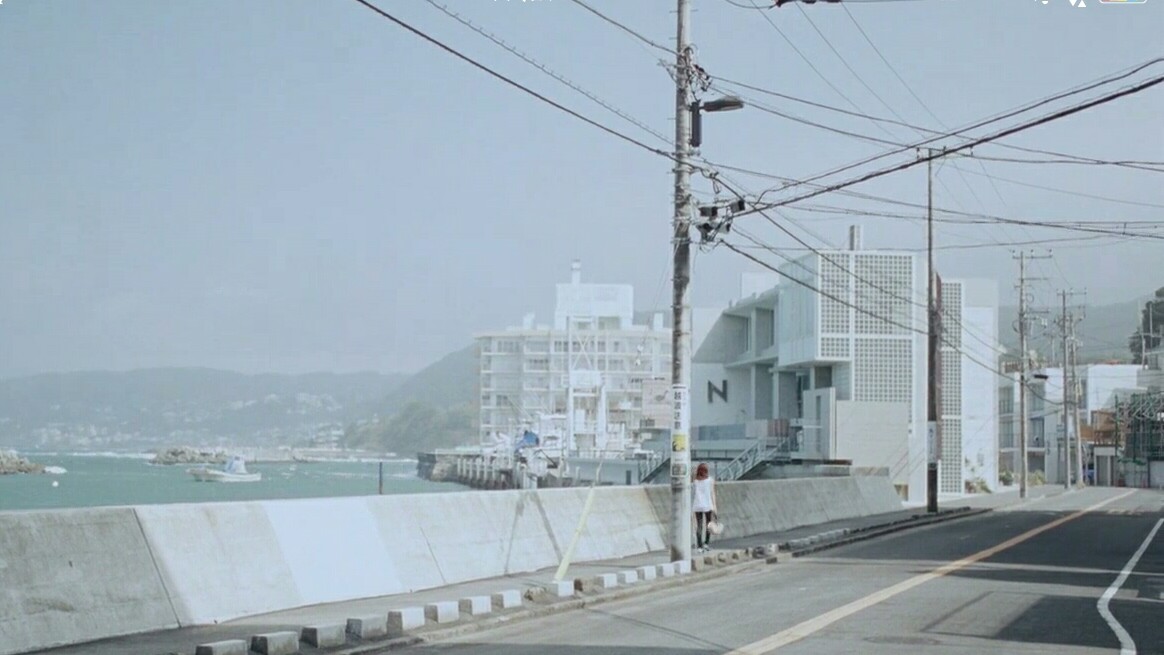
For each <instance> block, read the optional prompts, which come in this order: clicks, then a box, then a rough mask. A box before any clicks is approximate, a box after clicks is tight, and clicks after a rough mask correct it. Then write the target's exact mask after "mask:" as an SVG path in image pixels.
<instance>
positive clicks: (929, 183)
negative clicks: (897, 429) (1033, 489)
mask: <svg viewBox="0 0 1164 655" xmlns="http://www.w3.org/2000/svg"><path fill="white" fill-rule="evenodd" d="M944 153H945V148H942V149H941V150H937V149H934V148H926V154H927V155H928V156H927V157H926V224H927V231H926V257H927V266H926V278H927V302H926V311H927V314H928V316H927V319H928V320H927V324H928V326H929V330H928V334H927V337H928V339H927V340H928V365H927V366H926V369H927V376H926V377H927V385H926V389H927V390H926V398H927V401H926V405H927V409H926V458H927V462H926V511H928V512H937V511H938V462H940V461H941V459H942V349H941V335H942V310H941V304H940V303H941V278H940V277H938V275H937V271H935V270H934V159H935V157H939V156H941V155H942V154H944Z"/></svg>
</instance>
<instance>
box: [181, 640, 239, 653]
mask: <svg viewBox="0 0 1164 655" xmlns="http://www.w3.org/2000/svg"><path fill="white" fill-rule="evenodd" d="M248 651H250V647H249V646H248V645H247V642H246V640H244V639H227V640H226V641H214V642H211V643H209V644H199V645H198V646H197V647H195V648H194V655H249V653H248Z"/></svg>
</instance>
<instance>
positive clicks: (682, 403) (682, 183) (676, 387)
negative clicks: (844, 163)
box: [671, 0, 691, 562]
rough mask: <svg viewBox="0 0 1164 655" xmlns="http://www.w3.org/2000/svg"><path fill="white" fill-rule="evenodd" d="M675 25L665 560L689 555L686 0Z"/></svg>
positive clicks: (682, 0) (688, 85)
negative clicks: (668, 521)
mask: <svg viewBox="0 0 1164 655" xmlns="http://www.w3.org/2000/svg"><path fill="white" fill-rule="evenodd" d="M677 2H678V5H677V10H676V12H675V13H676V29H675V53H676V54H675V215H674V228H675V236H674V246H675V258H674V274H673V276H672V282H673V300H672V307H671V317H672V319H671V320H672V328H671V390H672V394H673V399H674V405H673V410H674V411H673V422H672V425H671V561H674V562H679V561H689V560H690V559H691V451H690V442H689V440H688V433H689V431H690V426H691V404H690V402H689V400H688V395H687V393H688V389H689V387H690V379H691V370H690V360H691V352H690V351H691V333H690V331H689V327H688V325H689V321H690V318H689V312H688V307H687V284H688V282H689V281H690V277H691V233H690V229H691V168H690V164H689V162H688V157H689V155H690V150H689V148H690V147H691V109H690V102H691V75H690V73H691V70H690V65H691V61H690V56H691V45H690V39H689V36H688V31H687V21H688V17H689V16H688V15H689V13H690V11H691V6H690V0H677Z"/></svg>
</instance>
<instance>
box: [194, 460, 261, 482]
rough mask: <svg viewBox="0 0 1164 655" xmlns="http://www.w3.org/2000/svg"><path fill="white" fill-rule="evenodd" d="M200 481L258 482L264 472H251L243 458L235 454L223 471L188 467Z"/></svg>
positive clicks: (202, 467)
mask: <svg viewBox="0 0 1164 655" xmlns="http://www.w3.org/2000/svg"><path fill="white" fill-rule="evenodd" d="M186 472H187V473H189V474H190V475H192V476H194V479H195V480H197V481H198V482H258V481H259V480H262V479H263V474H262V473H250V472H248V471H247V465H246V463H245V462H244V461H243V458H241V457H238V456H235V457H232V458H231V459H230V461H229V462H227V464H226V467H225V468H224V469H222V470H221V471H220V470H218V469H212V468H208V467H205V466H201V467H198V468H192V469H186Z"/></svg>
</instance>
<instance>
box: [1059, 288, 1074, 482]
mask: <svg viewBox="0 0 1164 655" xmlns="http://www.w3.org/2000/svg"><path fill="white" fill-rule="evenodd" d="M1068 295H1070V292H1069V291H1067V290H1065V289H1064V290H1060V291H1059V299H1060V300H1061V301H1062V305H1061V313H1060V315H1059V334H1060V336H1061V337H1062V338H1063V488H1064V489H1070V488H1071V430H1070V424H1069V421H1070V419H1071V413H1070V411H1069V409H1068V408H1069V407H1070V405H1069V404H1068V400H1067V399H1068V397H1069V396H1068V395H1067V394H1068V389H1072V388H1073V387H1071V386H1070V380H1071V376H1070V372H1071V367H1070V366H1069V365H1068V362H1070V361H1071V358H1070V354H1069V353H1068V347H1069V346H1068V344H1069V343H1070V340H1069V338H1068V336H1067V321H1068V318H1067V296H1068Z"/></svg>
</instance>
